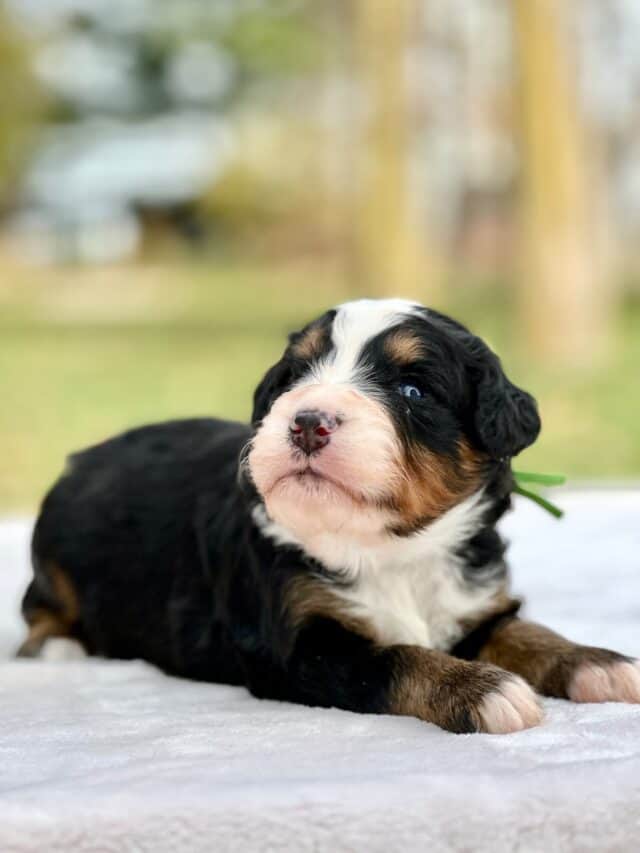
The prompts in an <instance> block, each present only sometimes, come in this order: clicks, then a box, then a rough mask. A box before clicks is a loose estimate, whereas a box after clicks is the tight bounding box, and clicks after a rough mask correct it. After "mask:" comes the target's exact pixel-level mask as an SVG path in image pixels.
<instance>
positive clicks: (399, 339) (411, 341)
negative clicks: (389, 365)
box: [384, 329, 424, 364]
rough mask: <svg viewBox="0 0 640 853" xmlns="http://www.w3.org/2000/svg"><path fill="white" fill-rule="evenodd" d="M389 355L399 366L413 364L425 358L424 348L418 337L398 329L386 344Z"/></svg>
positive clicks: (388, 338)
mask: <svg viewBox="0 0 640 853" xmlns="http://www.w3.org/2000/svg"><path fill="white" fill-rule="evenodd" d="M384 347H385V350H386V352H387V355H388V356H389V357H390V358H391V359H392V360H393V361H395V362H397V363H398V364H412V363H413V362H414V361H418V359H420V358H422V357H423V356H424V346H423V343H422V341H421V340H420V338H419V337H417V335H415V334H413V333H412V332H407V331H403V330H402V329H398V330H397V331H395V332H392V333H391V334H390V335H389V336H388V337H387V339H386V340H385V342H384Z"/></svg>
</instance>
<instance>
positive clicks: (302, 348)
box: [291, 326, 327, 358]
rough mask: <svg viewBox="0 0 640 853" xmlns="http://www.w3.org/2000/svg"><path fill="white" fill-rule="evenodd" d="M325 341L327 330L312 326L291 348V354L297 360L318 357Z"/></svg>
mask: <svg viewBox="0 0 640 853" xmlns="http://www.w3.org/2000/svg"><path fill="white" fill-rule="evenodd" d="M326 341H327V329H326V328H324V327H323V326H312V327H311V328H310V329H308V330H307V331H306V332H304V333H303V335H302V337H301V338H299V339H298V340H297V341H296V342H295V343H294V344H293V345H292V346H291V352H292V353H293V355H295V356H296V357H298V358H313V357H314V356H315V355H320V353H321V352H322V350H323V349H324V345H325V343H326Z"/></svg>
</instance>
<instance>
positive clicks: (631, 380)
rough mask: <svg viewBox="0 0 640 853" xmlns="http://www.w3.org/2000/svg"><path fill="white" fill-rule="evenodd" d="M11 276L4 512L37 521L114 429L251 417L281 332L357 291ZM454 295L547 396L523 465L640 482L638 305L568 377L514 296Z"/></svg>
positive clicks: (287, 277)
mask: <svg viewBox="0 0 640 853" xmlns="http://www.w3.org/2000/svg"><path fill="white" fill-rule="evenodd" d="M2 282H3V283H0V377H1V379H2V388H3V405H2V407H1V408H0V447H2V454H0V510H1V511H24V510H26V511H34V510H35V509H36V506H37V502H38V501H39V499H40V497H41V495H42V493H43V492H44V490H45V489H46V488H47V486H48V485H49V484H50V482H51V481H52V479H53V478H54V477H55V476H56V474H57V473H58V472H59V471H60V470H61V468H62V465H63V463H64V458H65V456H66V455H67V454H68V453H69V452H70V451H72V450H74V449H78V448H80V447H83V446H86V445H89V444H91V443H93V442H96V441H100V440H101V439H103V438H105V437H107V436H108V435H110V434H112V433H114V432H117V431H118V430H122V429H125V428H126V427H129V426H132V425H135V424H139V423H144V422H149V421H154V420H160V419H163V418H170V417H179V416H191V415H205V414H215V415H221V416H224V417H230V418H239V419H246V418H247V417H248V416H249V413H250V406H251V395H252V392H253V389H254V387H255V385H256V384H257V382H258V380H259V378H260V376H261V375H262V374H263V373H264V371H265V370H266V369H267V367H268V366H269V365H270V364H271V363H273V361H274V360H276V359H277V358H278V355H279V353H280V352H281V350H282V347H283V344H284V340H285V335H286V333H287V332H288V331H291V330H292V329H294V328H296V327H299V326H300V325H301V324H302V323H304V322H306V321H307V320H308V319H311V318H312V317H313V316H315V315H316V314H318V313H319V312H320V311H322V310H324V309H325V308H326V307H328V306H330V305H332V304H335V303H337V302H340V301H342V300H344V299H346V298H352V297H353V296H354V294H353V293H349V292H348V289H347V287H346V285H345V283H344V281H343V280H342V278H341V277H340V275H338V274H336V273H335V271H331V270H326V269H325V270H319V269H317V268H315V267H314V268H311V267H306V266H302V267H301V266H292V267H288V268H286V269H281V268H278V269H269V268H266V267H261V266H259V265H254V264H246V265H238V264H225V265H222V266H219V267H213V268H212V267H211V266H207V267H206V268H205V267H198V266H173V265H166V266H163V267H153V266H142V267H132V268H126V269H121V268H120V269H119V268H114V269H107V270H101V271H100V272H95V271H82V270H62V271H60V270H58V271H50V270H49V271H46V272H45V271H42V272H34V271H31V272H26V271H24V270H10V271H7V270H4V271H3V275H2ZM452 292H453V295H452V296H451V297H450V298H449V299H448V301H447V304H445V305H438V306H437V307H439V308H441V309H443V310H447V311H450V312H451V313H453V314H454V315H455V316H456V317H458V318H459V319H461V320H462V321H463V322H466V323H467V324H468V325H470V326H471V327H472V328H473V330H474V331H476V332H478V333H479V334H481V335H483V336H485V337H486V338H487V339H488V340H489V342H490V343H491V345H492V346H493V347H494V349H496V350H497V351H498V352H499V354H500V355H501V357H502V359H503V362H504V364H505V367H506V368H507V371H508V372H509V374H510V376H511V377H512V378H513V379H514V381H517V382H519V383H521V384H523V385H524V386H525V387H526V388H527V389H528V390H530V391H532V392H533V393H534V395H535V396H536V397H537V398H538V400H539V403H540V408H541V412H542V416H543V423H544V429H543V434H542V436H541V438H540V439H539V441H538V442H537V444H536V445H535V447H534V448H532V449H530V450H529V451H527V452H526V453H524V454H523V455H522V457H521V458H520V459H519V460H518V467H520V468H522V469H525V470H526V469H532V470H542V471H545V470H551V471H561V472H564V473H566V474H568V475H569V476H570V477H574V478H580V477H582V478H598V477H606V478H633V477H637V476H638V475H639V474H640V418H638V414H637V390H638V364H640V306H638V305H633V304H629V305H627V306H626V308H625V310H624V312H623V313H622V314H621V316H620V317H619V319H618V321H617V328H616V334H615V337H614V341H613V346H612V352H611V356H610V358H609V360H608V362H607V363H606V364H604V365H602V366H600V367H598V368H597V369H592V370H586V369H583V370H573V371H572V370H558V369H555V368H553V367H549V366H546V367H545V366H543V365H539V364H535V363H533V362H532V361H531V359H528V358H527V357H526V353H524V352H522V349H521V347H520V346H519V342H518V339H517V335H516V333H515V331H514V329H513V324H512V323H511V321H510V317H511V312H510V308H509V302H508V299H507V298H506V297H507V294H505V292H504V291H502V290H500V289H499V288H496V287H488V286H487V287H473V288H465V289H464V291H460V293H461V294H462V293H464V295H456V294H457V293H458V291H457V290H454V291H452ZM425 299H426V297H425Z"/></svg>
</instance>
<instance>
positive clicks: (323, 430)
mask: <svg viewBox="0 0 640 853" xmlns="http://www.w3.org/2000/svg"><path fill="white" fill-rule="evenodd" d="M315 433H316V435H331V430H330V429H327V428H326V427H323V426H319V427H316V429H315Z"/></svg>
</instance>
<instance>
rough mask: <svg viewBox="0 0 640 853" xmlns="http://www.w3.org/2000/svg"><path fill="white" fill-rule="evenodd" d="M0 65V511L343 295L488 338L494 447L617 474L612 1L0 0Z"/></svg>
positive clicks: (619, 404)
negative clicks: (535, 423)
mask: <svg viewBox="0 0 640 853" xmlns="http://www.w3.org/2000/svg"><path fill="white" fill-rule="evenodd" d="M0 84H1V85H0V381H1V382H2V390H3V406H2V407H1V408H0V446H1V447H2V454H1V455H0V509H2V510H5V511H6V510H24V509H28V510H33V509H34V508H35V505H36V501H37V500H38V498H39V496H40V494H41V493H42V491H43V490H44V489H45V488H46V486H47V484H48V482H49V481H50V480H51V478H52V477H53V476H55V474H56V473H57V472H58V471H59V470H60V468H61V466H62V463H63V459H64V456H65V455H66V453H68V452H69V451H70V450H72V449H74V448H77V447H80V446H83V445H87V444H89V443H92V442H95V441H99V440H101V439H102V438H104V437H106V436H107V435H108V434H110V433H112V432H114V431H116V430H119V429H122V428H125V427H127V426H130V425H133V424H136V423H140V422H143V421H149V420H157V419H161V418H165V417H174V416H186V415H193V414H206V413H214V414H219V415H223V416H229V417H237V418H246V417H247V416H248V413H249V407H250V398H251V392H252V389H253V387H254V386H255V384H256V383H257V381H258V378H259V376H260V375H261V373H262V372H264V370H265V369H266V367H267V366H268V365H269V363H270V362H272V361H273V360H274V359H275V358H276V357H277V356H278V353H279V351H280V350H281V348H282V344H283V340H284V335H285V333H286V332H287V331H289V330H291V329H293V328H295V327H297V326H300V325H301V324H302V323H303V322H305V321H306V320H308V319H309V318H311V317H312V316H314V315H315V314H317V313H318V312H320V311H322V310H324V309H325V308H326V307H327V306H329V305H331V304H333V303H336V302H339V301H341V300H344V299H348V298H353V297H357V296H364V295H372V296H384V295H405V296H409V297H414V298H417V299H420V300H421V301H423V302H425V303H426V304H429V305H432V306H434V307H437V308H440V309H442V310H445V311H448V312H450V313H453V314H454V315H456V316H457V317H459V318H460V319H462V320H463V321H465V322H466V323H467V324H468V325H470V326H471V327H472V328H473V329H474V330H475V331H477V332H478V333H479V334H481V335H483V336H485V337H487V338H488V340H489V341H490V343H491V344H492V346H493V347H494V348H495V349H496V350H497V351H498V352H499V353H500V354H501V356H502V358H503V361H504V362H505V363H506V365H507V368H508V371H509V372H510V374H511V375H512V376H513V378H514V379H515V380H517V381H519V382H521V383H522V384H524V385H525V386H526V387H527V388H529V389H530V390H532V391H533V393H534V394H535V395H536V396H537V398H538V399H539V402H540V407H541V411H542V415H543V422H544V425H545V428H544V432H543V435H542V437H541V438H540V440H539V442H538V443H537V444H536V446H535V447H534V448H532V449H531V450H529V451H527V452H526V454H525V455H523V458H522V460H521V461H520V462H519V466H520V467H521V468H525V469H526V468H534V469H536V468H538V469H541V470H560V471H563V472H565V473H567V474H568V475H570V476H572V477H576V478H580V477H582V478H590V479H594V478H603V477H606V478H617V479H622V478H634V477H635V478H637V476H638V474H639V473H640V418H639V417H638V390H639V381H638V365H639V364H640V288H639V287H638V280H639V272H640V269H639V265H638V254H637V251H636V247H637V245H638V240H639V238H640V146H639V143H640V135H639V129H640V99H639V98H638V94H639V92H640V5H639V4H638V3H637V2H636V0H609V2H607V3H602V2H600V0H565V2H562V3H559V2H557V0H536V2H531V0H475V1H474V2H473V3H471V2H468V0H46V2H43V0H0Z"/></svg>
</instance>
